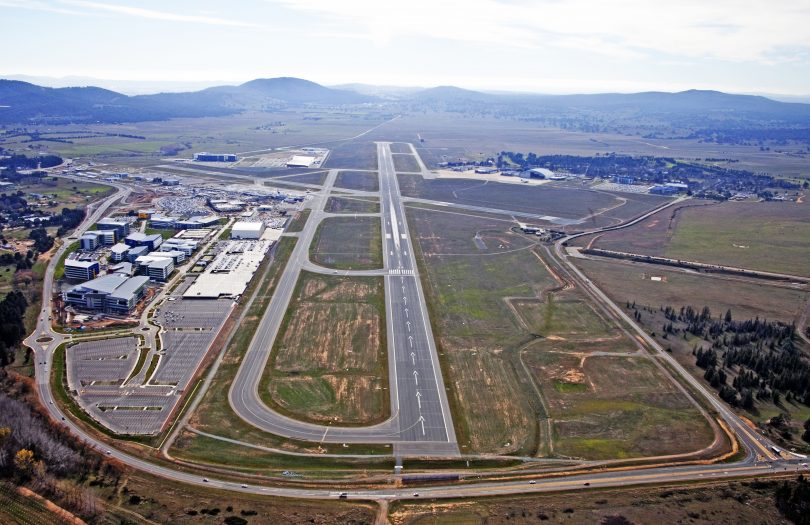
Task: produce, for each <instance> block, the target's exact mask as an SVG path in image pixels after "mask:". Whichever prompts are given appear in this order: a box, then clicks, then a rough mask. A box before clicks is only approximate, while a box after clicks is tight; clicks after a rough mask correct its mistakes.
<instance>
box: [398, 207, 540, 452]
mask: <svg viewBox="0 0 810 525" xmlns="http://www.w3.org/2000/svg"><path fill="white" fill-rule="evenodd" d="M407 213H408V221H409V225H410V229H411V232H412V234H413V235H414V236H415V238H416V239H417V240H418V245H417V246H416V248H418V249H417V255H418V257H419V262H420V272H421V274H422V279H423V283H424V286H425V295H426V298H427V299H428V305H429V310H430V314H431V319H432V323H433V326H434V334H435V335H436V338H437V346H438V348H439V352H440V359H441V361H442V372H443V374H444V377H445V382H446V384H447V385H448V386H449V387H450V393H449V398H450V402H451V405H452V409H453V421H454V424H455V426H456V432H457V434H458V438H459V444H460V446H461V450H462V452H464V453H474V452H499V453H509V452H521V453H528V454H532V453H534V451H535V449H536V447H537V430H536V419H537V418H536V413H535V410H534V408H533V406H532V404H531V402H530V401H529V400H527V397H526V395H525V393H524V391H523V388H524V386H523V384H522V382H521V379H520V377H519V376H518V373H517V372H516V368H515V366H516V364H517V361H516V357H517V354H516V349H517V348H519V347H521V346H522V345H524V344H525V343H526V342H528V341H530V340H531V339H532V337H531V336H530V334H528V332H526V331H525V330H523V329H522V328H521V323H520V321H519V319H518V318H517V317H516V316H515V315H514V312H513V310H512V308H511V307H510V306H509V305H508V304H507V302H506V301H505V298H507V297H538V296H540V295H541V294H542V291H543V289H544V288H546V287H548V286H551V285H553V284H554V281H553V280H552V279H551V277H550V276H549V274H548V273H547V272H546V270H545V269H544V267H543V266H542V264H541V263H540V261H539V260H538V259H537V257H536V256H535V255H534V253H533V252H532V251H530V250H529V249H528V248H529V244H528V241H527V240H526V239H524V238H523V237H521V236H519V235H517V234H513V233H511V232H510V230H509V224H508V223H500V222H494V221H491V220H489V219H478V218H472V217H468V216H461V215H451V214H444V213H436V212H431V211H426V210H417V209H413V208H409V209H408V210H407ZM476 234H478V235H479V239H482V240H483V243H484V246H486V248H485V249H483V250H482V249H481V247H480V246H481V245H479V244H476V243H475V242H474V237H475V236H476ZM507 268H508V271H505V269H507Z"/></svg>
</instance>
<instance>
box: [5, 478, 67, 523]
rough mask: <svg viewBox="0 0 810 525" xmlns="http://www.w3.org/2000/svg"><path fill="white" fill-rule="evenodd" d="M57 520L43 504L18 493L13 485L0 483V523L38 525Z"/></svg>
mask: <svg viewBox="0 0 810 525" xmlns="http://www.w3.org/2000/svg"><path fill="white" fill-rule="evenodd" d="M59 520H60V517H59V516H57V515H56V514H54V513H53V512H51V511H49V510H48V509H47V508H46V507H45V504H44V503H42V502H40V501H38V500H36V499H34V498H29V497H26V496H23V495H22V494H20V493H18V492H17V488H16V487H15V486H14V485H11V484H8V483H5V482H3V483H0V523H7V524H9V525H11V524H16V525H40V524H42V523H56V522H58V521H59Z"/></svg>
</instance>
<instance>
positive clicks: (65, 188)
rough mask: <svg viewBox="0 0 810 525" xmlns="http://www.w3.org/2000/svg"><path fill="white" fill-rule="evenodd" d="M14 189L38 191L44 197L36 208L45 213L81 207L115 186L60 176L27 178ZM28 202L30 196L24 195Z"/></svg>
mask: <svg viewBox="0 0 810 525" xmlns="http://www.w3.org/2000/svg"><path fill="white" fill-rule="evenodd" d="M16 189H17V190H19V191H22V192H23V193H26V194H29V195H30V194H32V193H38V194H40V195H43V196H44V197H45V198H44V199H43V200H42V201H41V204H42V206H39V207H38V209H39V210H40V211H42V212H45V213H61V212H62V208H83V207H85V206H86V205H87V204H88V203H90V202H93V201H95V200H98V199H100V198H103V197H106V196H107V195H111V194H112V193H114V192H115V188H113V187H112V186H108V185H106V184H96V183H93V182H85V181H74V180H70V179H66V178H62V177H43V178H36V179H33V178H29V179H26V181H24V182H21V183H19V184H17V186H16ZM26 198H27V199H28V201H29V203H31V202H32V200H31V198H30V197H26Z"/></svg>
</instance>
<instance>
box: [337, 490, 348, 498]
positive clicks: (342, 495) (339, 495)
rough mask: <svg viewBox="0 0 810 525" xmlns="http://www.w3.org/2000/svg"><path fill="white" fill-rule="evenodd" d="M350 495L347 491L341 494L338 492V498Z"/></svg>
mask: <svg viewBox="0 0 810 525" xmlns="http://www.w3.org/2000/svg"><path fill="white" fill-rule="evenodd" d="M348 497H349V494H348V493H346V492H341V493H340V494H338V498H340V499H346V498H348Z"/></svg>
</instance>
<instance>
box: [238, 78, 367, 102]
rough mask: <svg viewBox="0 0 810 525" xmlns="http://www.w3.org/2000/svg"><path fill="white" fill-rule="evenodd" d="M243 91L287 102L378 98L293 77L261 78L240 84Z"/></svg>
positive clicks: (351, 100) (345, 100)
mask: <svg viewBox="0 0 810 525" xmlns="http://www.w3.org/2000/svg"><path fill="white" fill-rule="evenodd" d="M239 89H240V90H242V91H253V92H255V93H259V94H261V95H264V96H267V97H270V98H274V99H278V100H283V101H285V102H291V103H294V102H297V103H309V104H360V103H363V102H372V101H374V100H375V99H376V98H375V97H372V96H369V95H363V94H360V93H357V92H354V91H347V90H342V89H334V88H328V87H325V86H322V85H320V84H316V83H315V82H310V81H309V80H303V79H300V78H293V77H279V78H260V79H256V80H251V81H250V82H245V83H244V84H242V85H240V86H239Z"/></svg>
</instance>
